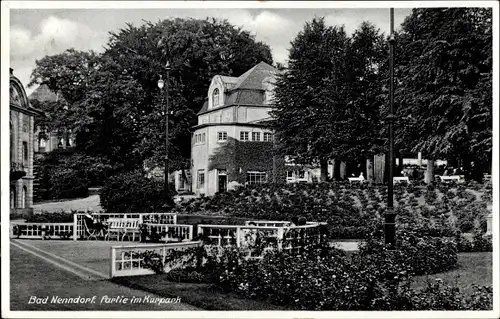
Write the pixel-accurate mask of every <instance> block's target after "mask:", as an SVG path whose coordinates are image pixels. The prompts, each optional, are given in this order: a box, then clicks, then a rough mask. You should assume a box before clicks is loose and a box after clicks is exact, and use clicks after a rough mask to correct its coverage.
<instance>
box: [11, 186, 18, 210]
mask: <svg viewBox="0 0 500 319" xmlns="http://www.w3.org/2000/svg"><path fill="white" fill-rule="evenodd" d="M16 200H17V198H16V187H15V186H11V187H10V208H16Z"/></svg>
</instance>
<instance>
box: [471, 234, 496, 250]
mask: <svg viewBox="0 0 500 319" xmlns="http://www.w3.org/2000/svg"><path fill="white" fill-rule="evenodd" d="M473 251H476V252H492V251H493V241H492V236H491V235H487V236H485V235H483V234H481V233H479V232H476V233H474V239H473Z"/></svg>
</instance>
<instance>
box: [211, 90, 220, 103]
mask: <svg viewBox="0 0 500 319" xmlns="http://www.w3.org/2000/svg"><path fill="white" fill-rule="evenodd" d="M212 105H213V106H214V107H215V106H218V105H219V89H217V88H216V89H215V90H214V92H213V93H212Z"/></svg>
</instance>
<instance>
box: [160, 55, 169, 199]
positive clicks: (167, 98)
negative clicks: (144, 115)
mask: <svg viewBox="0 0 500 319" xmlns="http://www.w3.org/2000/svg"><path fill="white" fill-rule="evenodd" d="M165 70H166V71H167V86H166V88H165V96H166V103H165V117H166V118H165V119H166V121H165V123H166V124H165V150H166V153H165V185H164V186H165V190H164V191H165V198H166V199H167V200H169V198H170V197H169V196H170V189H169V184H168V145H169V141H168V115H169V105H168V104H169V82H170V63H169V61H167V64H166V65H165ZM164 86H165V81H163V79H162V76H161V74H160V79H159V80H158V88H159V89H160V90H162V89H163V87H164Z"/></svg>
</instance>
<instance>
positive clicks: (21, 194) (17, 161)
mask: <svg viewBox="0 0 500 319" xmlns="http://www.w3.org/2000/svg"><path fill="white" fill-rule="evenodd" d="M11 72H12V70H11ZM9 104H10V134H11V138H10V144H11V145H10V159H11V169H10V172H11V174H10V196H11V200H10V207H11V209H14V210H15V209H27V208H30V207H31V206H32V205H33V173H34V172H33V156H34V147H35V135H34V127H35V118H34V117H35V115H36V114H40V111H38V110H36V109H33V108H32V107H31V106H30V104H29V102H28V98H27V96H26V92H25V90H24V88H23V86H22V84H21V82H20V81H19V80H18V79H17V78H16V77H15V76H13V75H12V73H11V76H10V103H9ZM23 171H24V173H23ZM23 175H24V176H23Z"/></svg>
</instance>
